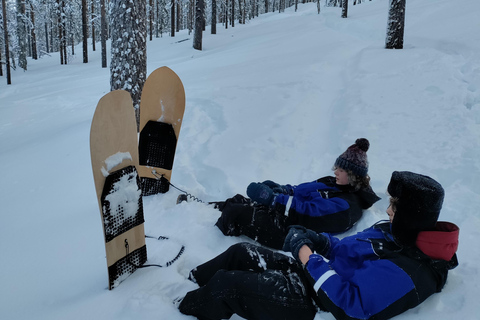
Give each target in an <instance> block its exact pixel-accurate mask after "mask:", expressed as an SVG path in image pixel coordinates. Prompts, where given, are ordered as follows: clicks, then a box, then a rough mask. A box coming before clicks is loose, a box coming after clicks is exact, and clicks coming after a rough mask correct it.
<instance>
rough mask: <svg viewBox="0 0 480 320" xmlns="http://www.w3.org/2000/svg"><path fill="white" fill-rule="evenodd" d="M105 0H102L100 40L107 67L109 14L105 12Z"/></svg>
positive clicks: (103, 64) (103, 63) (104, 62)
mask: <svg viewBox="0 0 480 320" xmlns="http://www.w3.org/2000/svg"><path fill="white" fill-rule="evenodd" d="M105 11H106V10H105V0H101V1H100V24H101V27H100V40H101V42H102V68H106V67H107V38H108V29H107V28H108V27H107V15H106V12H105Z"/></svg>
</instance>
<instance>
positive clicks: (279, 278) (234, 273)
mask: <svg viewBox="0 0 480 320" xmlns="http://www.w3.org/2000/svg"><path fill="white" fill-rule="evenodd" d="M192 276H193V278H195V280H196V281H197V283H198V284H199V285H200V286H201V287H200V288H199V289H197V290H194V291H191V292H189V293H187V295H186V296H185V298H184V299H183V300H182V302H181V304H180V306H179V310H180V312H182V313H184V314H187V315H193V316H195V317H197V318H198V319H201V320H203V319H205V320H207V319H208V320H216V319H228V318H230V317H231V316H232V315H233V314H238V315H239V316H241V317H243V318H245V319H258V320H269V319H272V320H274V319H275V320H278V319H299V320H304V319H305V320H312V319H313V318H314V317H315V314H316V311H317V309H316V307H315V306H314V305H313V302H312V299H311V290H313V289H311V288H310V286H308V285H306V283H307V282H306V281H307V280H306V279H305V275H304V273H303V269H302V266H301V265H300V264H298V263H297V262H296V261H295V260H293V259H292V258H290V257H287V256H285V255H283V254H280V253H277V252H273V251H271V250H269V249H266V248H262V247H259V246H256V245H252V244H248V243H240V244H236V245H233V246H232V247H230V248H229V249H227V251H225V252H224V253H222V254H220V255H219V256H217V257H216V258H214V259H212V260H210V261H208V262H206V263H204V264H202V265H200V266H198V267H197V268H195V269H194V270H192Z"/></svg>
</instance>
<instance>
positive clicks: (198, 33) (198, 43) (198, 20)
mask: <svg viewBox="0 0 480 320" xmlns="http://www.w3.org/2000/svg"><path fill="white" fill-rule="evenodd" d="M202 32H203V0H196V3H195V31H194V37H193V48H194V49H196V50H202Z"/></svg>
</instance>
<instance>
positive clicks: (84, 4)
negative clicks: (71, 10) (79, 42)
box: [82, 0, 88, 63]
mask: <svg viewBox="0 0 480 320" xmlns="http://www.w3.org/2000/svg"><path fill="white" fill-rule="evenodd" d="M87 11H88V6H87V0H82V35H83V63H88V22H87Z"/></svg>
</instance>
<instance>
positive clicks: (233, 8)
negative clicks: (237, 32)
mask: <svg viewBox="0 0 480 320" xmlns="http://www.w3.org/2000/svg"><path fill="white" fill-rule="evenodd" d="M230 20H231V23H232V27H235V0H232V18H231V19H230Z"/></svg>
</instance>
